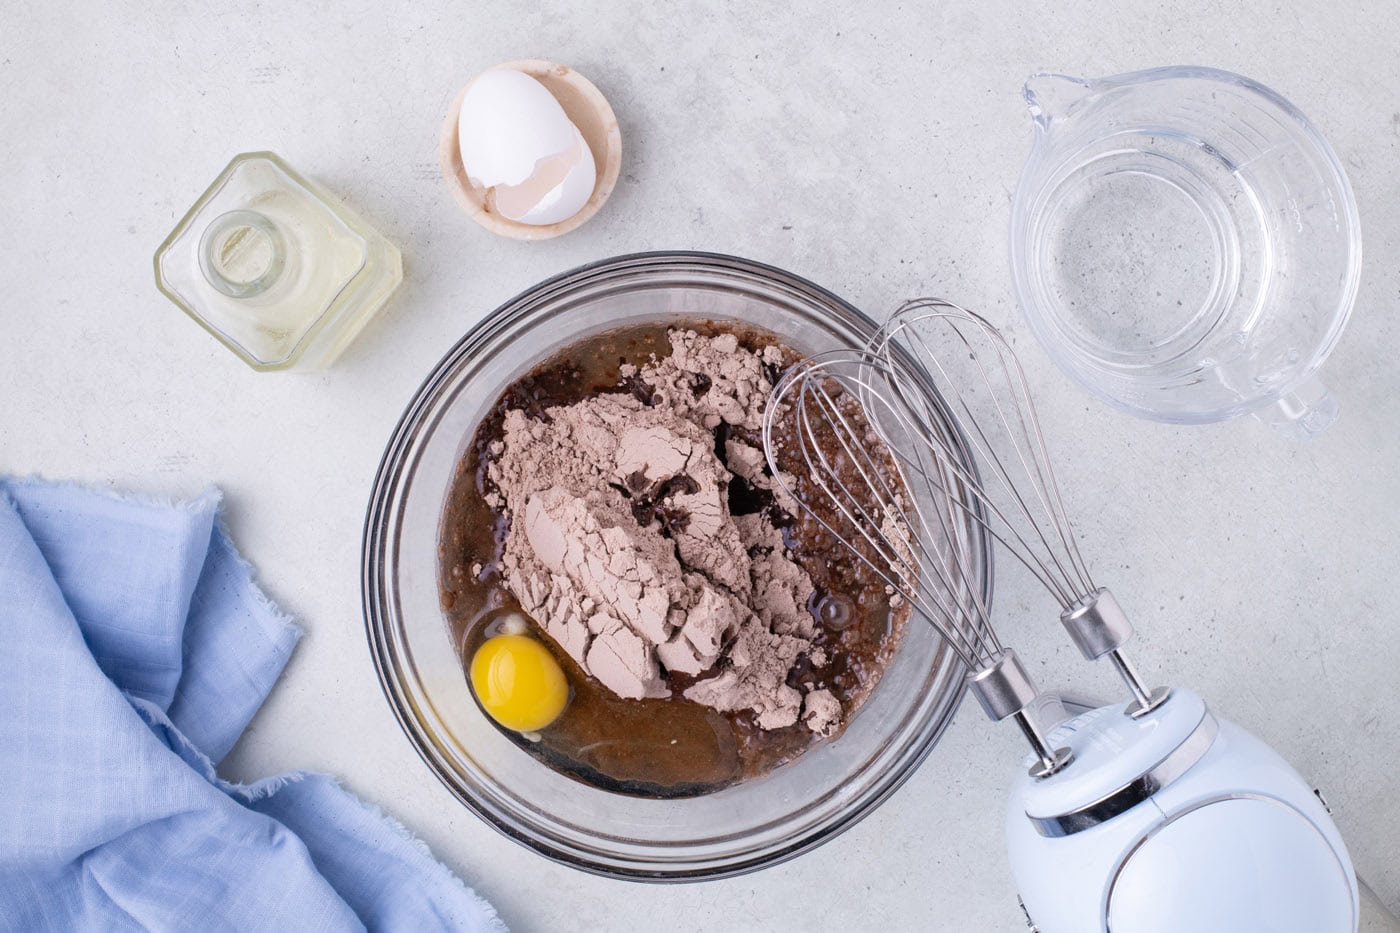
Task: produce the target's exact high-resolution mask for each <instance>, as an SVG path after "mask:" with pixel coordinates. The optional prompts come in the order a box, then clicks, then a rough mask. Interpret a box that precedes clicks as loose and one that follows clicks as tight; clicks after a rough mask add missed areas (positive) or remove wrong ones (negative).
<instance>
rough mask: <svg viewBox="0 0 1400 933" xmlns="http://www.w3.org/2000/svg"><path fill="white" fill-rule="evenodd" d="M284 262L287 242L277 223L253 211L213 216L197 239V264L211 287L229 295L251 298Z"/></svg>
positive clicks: (278, 272) (276, 276)
mask: <svg viewBox="0 0 1400 933" xmlns="http://www.w3.org/2000/svg"><path fill="white" fill-rule="evenodd" d="M286 264H287V244H286V240H285V238H284V237H283V236H282V233H281V231H280V230H278V229H277V225H276V224H274V223H273V222H272V220H271V219H270V218H268V217H267V215H265V214H261V213H258V212H257V211H250V210H238V211H229V212H228V213H227V214H221V215H220V216H218V217H216V218H214V220H213V222H211V223H210V224H209V227H208V228H207V229H206V230H205V231H204V235H203V236H202V237H201V238H200V241H199V268H200V271H202V272H203V273H204V278H205V280H206V281H208V283H209V284H210V285H211V286H213V287H214V289H215V290H217V291H219V292H221V293H222V294H225V295H227V296H228V297H230V298H240V299H246V298H255V297H257V296H258V295H261V294H263V293H264V292H266V291H267V290H268V289H269V288H271V287H272V286H273V285H274V284H275V283H276V282H277V280H278V279H279V278H281V276H282V272H283V270H284V269H285V268H286Z"/></svg>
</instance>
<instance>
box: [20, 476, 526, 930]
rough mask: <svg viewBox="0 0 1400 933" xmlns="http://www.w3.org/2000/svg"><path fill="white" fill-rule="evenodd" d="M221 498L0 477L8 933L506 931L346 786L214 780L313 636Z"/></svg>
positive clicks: (299, 779)
mask: <svg viewBox="0 0 1400 933" xmlns="http://www.w3.org/2000/svg"><path fill="white" fill-rule="evenodd" d="M219 501H220V497H219V494H218V492H217V491H214V490H210V491H208V492H206V493H205V494H203V495H201V496H200V497H198V498H197V499H195V500H193V501H191V502H187V503H182V504H175V505H156V504H152V503H145V502H137V501H132V500H128V499H121V498H117V497H114V496H110V495H106V494H103V493H98V492H92V491H88V490H82V489H78V488H75V487H72V486H62V485H52V484H47V483H43V482H38V481H33V480H14V479H5V478H3V477H0V929H10V930H25V931H30V930H45V929H63V930H69V929H103V930H202V931H212V930H240V931H242V930H266V929H276V930H298V931H301V930H353V929H364V928H366V927H367V928H370V929H376V930H412V931H420V930H421V931H426V930H438V929H454V930H471V931H477V930H479V931H488V933H497V931H504V930H505V925H504V924H503V923H502V922H501V921H500V919H499V918H498V917H497V916H496V913H495V911H494V910H493V909H492V908H491V907H490V905H488V904H487V903H486V902H485V901H483V900H482V899H481V898H479V897H478V896H477V895H476V894H474V893H473V892H472V891H471V890H470V889H468V888H467V887H465V886H464V885H463V884H462V883H461V882H460V881H459V880H457V878H456V877H454V876H453V875H452V873H451V872H449V871H448V870H447V869H446V868H444V867H443V866H442V865H440V864H438V863H437V862H436V861H434V859H433V858H432V856H431V855H430V854H429V853H428V851H427V848H426V846H424V845H423V844H422V843H421V842H418V841H417V840H415V839H413V838H412V837H410V836H409V835H408V834H407V832H406V831H404V830H403V829H402V828H401V827H399V826H398V825H397V824H394V823H392V822H391V821H389V820H388V819H387V818H386V817H384V816H383V815H382V814H380V813H379V812H378V811H377V810H374V809H372V808H370V807H367V806H366V805H365V804H363V803H361V802H360V801H358V800H357V799H356V798H354V797H353V796H351V795H350V794H349V793H347V792H346V791H344V790H342V789H341V788H340V787H339V786H338V785H337V784H336V783H335V781H334V780H332V779H331V778H328V777H326V776H324V775H316V774H307V773H302V772H298V773H293V774H289V775H284V776H282V777H277V778H269V779H267V780H263V781H259V782H257V783H255V784H251V785H246V786H244V785H235V784H230V783H228V782H226V781H223V780H221V779H220V778H218V777H217V776H216V775H215V773H214V766H215V763H217V762H218V761H219V760H220V759H221V758H223V757H224V755H226V754H227V753H228V751H229V749H230V748H232V747H233V744H234V742H236V741H237V739H238V736H239V735H240V734H241V733H242V732H243V729H244V728H245V727H246V726H247V724H248V721H249V720H250V719H252V717H253V714H254V712H256V711H257V709H258V707H259V706H260V705H261V703H262V701H263V699H264V698H265V697H266V696H267V693H268V691H269V690H271V688H272V685H273V684H274V683H275V682H276V680H277V677H278V675H279V674H280V673H281V671H282V668H283V666H284V665H285V664H286V663H287V659H288V658H289V657H290V655H291V651H292V648H293V646H294V645H295V644H296V641H297V638H298V637H299V632H298V630H297V629H296V627H295V626H294V625H293V624H292V623H291V621H290V620H289V619H287V618H286V617H285V616H284V615H283V614H282V613H281V612H279V611H278V609H277V608H276V607H275V606H274V605H273V604H272V603H271V602H269V601H268V600H267V599H266V598H265V597H264V596H263V595H262V593H261V592H260V591H259V590H258V588H257V586H256V585H255V584H254V582H253V580H252V571H251V569H250V568H249V567H248V565H247V564H246V563H244V562H243V560H242V559H241V558H240V557H239V556H238V553H237V552H236V551H235V550H234V548H233V545H232V543H231V542H230V541H229V539H228V537H227V536H226V535H225V533H224V531H223V529H222V528H221V527H220V526H219V523H218V521H217V515H218V509H219Z"/></svg>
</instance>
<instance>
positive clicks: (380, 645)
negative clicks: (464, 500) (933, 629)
mask: <svg viewBox="0 0 1400 933" xmlns="http://www.w3.org/2000/svg"><path fill="white" fill-rule="evenodd" d="M674 262H681V263H695V264H698V265H700V266H706V267H714V268H720V269H730V270H735V271H742V272H748V273H756V274H759V275H762V276H765V277H769V278H771V279H772V280H773V281H775V282H778V283H781V284H785V285H792V286H796V287H798V288H800V289H803V290H807V291H809V292H810V293H811V294H813V295H814V296H816V297H818V298H820V299H822V300H823V301H829V302H831V303H833V304H834V305H836V306H838V307H839V308H841V309H842V310H843V311H844V312H846V313H848V314H850V315H851V316H852V319H853V320H854V321H855V322H856V323H858V324H859V325H861V326H863V327H867V328H869V330H870V332H871V333H874V331H875V330H876V329H877V328H878V324H877V323H876V322H875V321H874V320H873V319H871V318H870V317H869V316H868V315H866V314H865V313H864V312H862V311H860V310H859V309H857V308H856V307H855V306H854V305H852V304H851V303H850V302H848V301H846V300H844V299H842V298H841V297H839V296H838V295H836V294H834V293H832V292H831V291H829V290H827V289H825V288H823V287H821V286H819V285H817V284H815V283H813V282H811V281H809V280H807V279H805V278H803V277H802V276H799V275H796V274H794V273H791V272H788V271H786V270H784V269H780V268H778V267H776V266H772V265H769V264H767V263H763V262H759V261H756V260H750V259H746V258H743V257H740V256H735V255H731V254H726V253H718V252H708V251H700V250H650V251H640V252H632V253H624V254H619V255H615V256H611V257H606V258H603V259H599V260H594V261H592V262H588V263H584V264H582V265H579V266H576V267H573V268H571V269H568V270H565V271H563V272H560V273H558V274H556V275H553V276H551V277H549V278H547V279H544V280H542V281H540V282H538V283H536V284H535V285H532V286H530V287H528V288H526V289H524V290H523V291H521V292H519V293H518V294H516V295H515V296H513V297H511V298H510V299H508V300H507V301H505V302H504V303H502V304H500V305H498V306H497V307H496V308H494V309H493V310H492V311H490V312H489V313H487V314H486V315H485V316H484V317H483V318H482V319H481V320H480V321H478V322H477V323H476V324H475V325H473V326H472V327H471V328H470V329H469V330H468V331H467V332H466V333H465V334H464V335H463V336H462V337H461V338H459V339H458V340H457V341H456V343H454V344H453V346H452V347H451V348H450V349H449V350H448V351H447V352H446V353H445V354H444V355H443V356H442V358H441V359H440V360H439V361H438V362H437V364H436V365H435V366H434V367H433V368H432V370H431V371H430V372H429V374H428V376H427V377H426V378H425V379H424V380H423V381H422V383H420V385H419V386H418V388H417V390H415V392H414V395H413V397H412V398H411V399H410V401H409V403H408V404H407V405H406V406H405V408H404V411H403V414H402V415H400V417H399V419H398V422H397V423H396V424H395V426H394V429H393V432H392V433H391V434H390V437H389V441H388V443H387V444H386V446H385V450H384V454H383V456H382V457H381V459H380V462H379V466H378V468H377V470H376V473H375V478H374V482H373V485H372V486H371V489H370V496H369V501H368V504H367V507H366V510H365V527H364V533H363V537H362V545H361V575H360V579H361V607H362V614H363V617H364V625H365V635H366V639H367V642H368V647H369V649H370V657H371V661H372V662H373V664H374V669H375V674H376V676H377V677H378V679H379V684H380V688H381V690H382V691H383V693H384V697H385V700H386V701H387V703H388V705H389V707H390V709H391V710H392V712H393V714H394V718H395V719H396V720H397V721H398V724H399V727H400V729H402V730H403V732H404V735H405V736H406V737H407V738H408V740H409V743H410V744H411V745H412V746H413V748H414V751H415V752H417V754H418V756H419V758H421V759H422V760H423V763H424V764H425V765H427V767H428V770H429V771H431V772H432V773H433V775H434V776H435V777H437V779H438V780H439V781H440V782H441V783H442V784H443V786H444V787H445V788H446V789H447V790H448V792H449V793H451V794H452V796H453V797H455V798H456V799H457V800H458V801H460V802H461V803H462V804H463V805H464V806H466V808H467V809H468V810H470V811H471V812H472V813H473V814H475V815H476V816H477V817H478V818H479V819H481V820H482V822H484V823H485V824H486V825H488V826H490V827H491V828H493V829H495V830H496V831H497V832H499V833H500V834H502V835H503V836H505V837H506V838H508V839H512V840H514V841H515V842H517V843H520V844H521V845H523V846H525V847H526V848H528V849H530V850H532V851H534V852H536V853H537V854H539V855H541V856H543V857H545V858H548V859H549V860H551V861H553V862H557V863H559V864H562V865H566V866H568V867H570V868H575V869H578V870H581V871H584V872H587V873H589V874H593V875H598V876H601V877H606V878H613V879H618V880H625V881H638V882H653V883H687V882H694V881H705V880H717V879H722V878H731V877H736V876H739V875H744V874H748V873H750V872H753V871H757V870H759V869H762V868H768V867H771V866H774V865H779V864H782V863H783V862H786V861H789V860H791V859H793V858H796V857H797V856H799V855H801V854H803V853H805V852H808V851H810V850H812V849H815V848H817V847H818V846H820V845H822V844H823V843H825V842H827V841H829V840H831V839H833V838H835V837H837V836H839V835H840V834H841V833H843V832H845V831H846V830H848V829H850V828H851V827H853V826H855V825H856V824H857V823H859V822H860V821H861V820H862V819H864V818H865V817H866V816H868V815H869V814H870V813H872V812H873V811H874V810H875V809H877V808H878V807H879V806H880V805H881V804H883V803H884V802H885V801H886V800H888V799H889V798H890V796H892V795H893V794H894V793H895V791H897V790H899V788H900V787H902V786H903V785H904V783H905V782H906V781H907V780H908V779H909V778H910V777H911V776H912V775H913V774H914V772H915V771H917V770H918V768H919V767H920V765H922V764H923V762H924V760H925V759H926V758H927V757H928V755H929V753H930V752H931V751H932V750H933V747H934V746H935V745H936V744H937V743H938V741H939V739H940V738H941V737H942V735H943V733H944V732H945V731H946V730H947V728H948V727H949V726H950V725H951V723H952V721H953V718H954V715H955V713H956V711H957V709H958V708H959V707H960V706H961V704H962V701H963V699H964V697H965V695H966V690H967V686H966V682H965V681H964V680H963V679H962V678H958V679H957V680H956V681H955V683H956V686H955V687H954V689H953V696H952V698H951V699H950V701H949V705H948V713H947V715H945V716H943V717H942V719H941V721H936V722H933V723H931V724H930V725H931V727H930V728H928V729H927V731H926V733H925V734H923V735H921V736H918V737H917V739H916V740H915V741H914V742H913V743H911V751H910V753H909V754H908V756H907V757H906V758H905V759H904V763H903V766H902V767H900V768H898V769H890V771H889V772H887V773H886V774H883V775H881V776H880V777H879V779H878V780H877V781H873V782H872V785H871V786H872V788H873V789H872V790H871V791H870V792H869V793H867V794H866V795H865V796H863V797H861V798H858V799H857V800H855V801H852V805H851V806H849V807H848V808H846V809H843V810H841V811H840V815H839V817H836V818H834V819H831V820H830V821H828V822H826V823H823V824H820V825H819V826H817V827H815V828H809V829H807V830H805V831H804V833H803V834H802V835H800V836H798V837H796V838H794V839H792V840H791V841H789V842H786V843H785V844H780V845H775V846H772V847H770V848H764V849H761V850H755V851H753V852H751V853H742V854H741V855H740V856H738V857H732V858H725V859H724V860H723V861H722V862H716V863H712V864H700V865H696V864H694V863H690V864H688V865H686V866H685V867H684V868H681V869H679V870H673V869H669V868H667V867H665V866H664V865H658V866H657V867H654V868H644V867H640V866H638V865H636V864H622V863H623V862H625V859H618V860H613V861H609V862H606V863H603V862H598V861H590V860H588V859H587V858H586V857H583V856H580V855H579V854H578V852H577V850H574V849H571V848H568V847H565V846H561V845H558V844H556V841H555V840H554V839H553V838H552V837H551V836H550V835H548V834H546V833H530V832H526V831H523V830H522V829H521V828H519V827H518V826H516V825H514V824H513V823H512V822H510V821H508V820H506V819H502V818H501V817H500V816H498V814H496V813H495V812H493V810H492V809H491V808H489V807H487V806H485V805H483V804H482V802H480V801H478V800H477V799H476V798H475V796H474V795H473V794H472V793H471V792H470V789H469V788H466V787H462V786H461V785H460V784H459V783H458V782H457V781H455V780H454V779H453V778H452V776H451V775H450V774H449V773H448V771H447V769H446V768H445V767H444V766H443V765H442V764H441V763H440V762H439V761H438V760H437V759H436V757H435V756H434V754H433V753H432V750H431V746H433V745H434V741H435V740H434V738H433V737H432V736H430V735H427V734H425V733H423V732H422V730H420V729H419V728H418V726H419V724H418V723H417V722H416V721H412V717H411V716H410V715H409V710H408V706H409V705H410V704H409V703H406V702H405V700H406V698H405V697H404V696H403V695H402V694H401V693H400V691H399V690H398V687H397V685H396V683H395V676H394V672H393V671H392V670H391V669H390V666H391V663H392V662H393V660H394V659H393V658H391V657H389V652H388V647H389V645H388V643H389V638H388V636H387V634H386V632H385V625H386V624H387V623H388V621H389V620H388V618H387V616H388V615H389V612H388V609H387V606H386V605H385V604H384V595H385V594H384V584H383V580H382V573H381V569H383V568H382V566H381V565H382V564H383V560H382V558H383V556H384V553H385V548H386V535H387V534H388V533H389V532H391V531H392V529H391V527H390V526H389V525H388V523H387V522H386V520H385V519H386V517H387V515H388V513H389V512H390V511H391V504H392V502H393V496H392V493H393V492H394V491H395V488H396V486H397V482H396V480H397V474H398V473H399V471H400V470H401V469H402V468H403V466H404V465H405V464H406V462H407V461H405V458H404V454H405V453H406V452H407V450H408V448H409V447H410V445H411V443H412V442H413V440H414V439H415V438H416V436H417V433H418V429H419V428H420V427H421V422H422V421H423V415H424V413H425V411H426V410H427V409H428V408H429V407H430V406H431V404H432V403H433V401H434V398H435V396H436V395H437V393H438V390H439V389H440V388H441V383H442V382H443V380H444V379H445V378H446V377H447V376H448V374H449V373H451V372H452V371H454V370H455V369H456V368H457V367H458V365H459V364H460V362H461V361H462V360H463V359H464V358H465V357H469V356H470V355H472V354H474V353H476V352H477V351H478V350H479V349H480V348H481V347H482V346H484V345H486V344H487V343H488V342H489V341H491V340H492V339H494V338H495V337H496V336H497V335H498V334H499V333H500V332H501V331H502V330H503V329H505V328H508V327H509V326H511V325H512V324H514V323H515V322H516V321H517V320H519V319H520V318H521V317H522V316H523V315H525V314H528V313H530V312H531V311H532V310H533V308H534V307H535V306H536V305H537V304H538V302H539V301H540V300H541V299H542V298H543V297H544V296H546V295H548V294H549V293H550V292H552V291H554V290H555V289H557V288H558V287H559V286H560V285H561V284H564V283H566V282H570V281H573V280H575V279H577V278H579V277H582V276H588V275H590V274H598V273H600V272H605V271H606V272H612V271H620V270H623V269H626V268H627V267H629V266H636V267H639V268H645V267H647V266H651V265H665V264H667V263H674ZM950 427H951V429H952V430H953V431H954V432H956V434H957V438H956V439H957V442H958V443H959V445H960V446H961V447H962V449H963V454H964V457H965V458H966V460H965V462H967V463H969V464H970V465H971V466H972V468H973V469H974V470H975V469H976V461H975V459H973V458H972V457H971V454H970V453H969V452H968V450H967V439H966V438H965V437H964V436H963V435H962V433H961V431H960V430H959V429H958V428H957V427H956V425H955V424H954V425H950ZM977 508H978V509H979V510H980V503H979V504H977ZM978 537H979V539H980V542H981V545H982V547H981V550H982V567H983V580H982V581H981V582H982V588H983V594H982V595H983V598H984V599H985V600H986V604H987V605H990V604H991V599H992V591H993V579H994V572H993V553H994V552H993V545H992V541H991V539H990V537H989V536H986V535H979V536H978ZM955 670H956V668H955Z"/></svg>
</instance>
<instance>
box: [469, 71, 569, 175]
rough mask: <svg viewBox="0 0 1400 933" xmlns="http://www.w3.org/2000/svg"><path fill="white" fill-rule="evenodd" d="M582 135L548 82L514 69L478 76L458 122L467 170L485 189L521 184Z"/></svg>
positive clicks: (488, 72) (472, 84) (471, 86)
mask: <svg viewBox="0 0 1400 933" xmlns="http://www.w3.org/2000/svg"><path fill="white" fill-rule="evenodd" d="M577 135H578V128H577V127H575V126H574V124H573V123H572V122H571V121H570V120H569V117H568V115H567V114H565V113H564V108H563V107H561V106H559V101H557V100H555V99H554V95H553V94H551V93H549V91H548V90H546V89H545V86H544V85H543V84H540V83H539V82H538V81H536V80H535V79H534V78H532V77H530V76H529V75H527V74H522V73H521V72H519V71H511V70H509V69H495V70H492V71H487V72H484V73H482V74H481V75H479V76H477V78H476V80H475V81H473V82H472V83H471V85H470V86H469V87H468V88H467V93H466V94H465V95H464V96H463V98H462V111H461V116H460V117H458V121H457V138H458V140H459V145H460V148H461V153H462V167H463V168H465V169H466V171H467V177H468V178H470V179H471V180H472V182H473V183H475V184H478V185H481V186H482V187H483V188H492V187H495V186H496V185H519V184H521V183H522V182H524V181H525V180H526V179H527V178H529V177H530V176H531V175H533V174H534V173H535V169H536V165H537V164H538V163H539V162H540V161H541V160H543V159H547V158H549V157H550V156H554V155H558V154H560V153H562V152H565V151H566V150H568V149H570V148H571V147H572V146H573V145H574V140H575V137H577ZM584 148H585V149H586V148H587V146H585V147H584ZM590 161H591V157H590ZM585 200H586V199H585Z"/></svg>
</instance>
